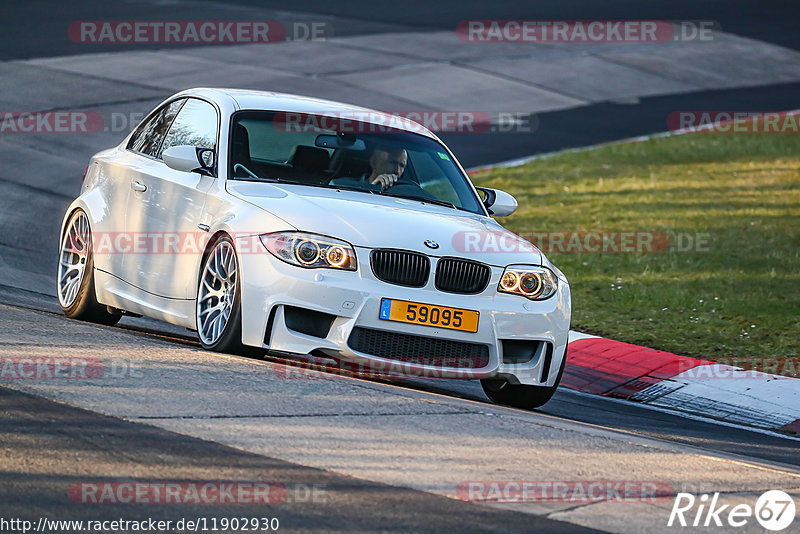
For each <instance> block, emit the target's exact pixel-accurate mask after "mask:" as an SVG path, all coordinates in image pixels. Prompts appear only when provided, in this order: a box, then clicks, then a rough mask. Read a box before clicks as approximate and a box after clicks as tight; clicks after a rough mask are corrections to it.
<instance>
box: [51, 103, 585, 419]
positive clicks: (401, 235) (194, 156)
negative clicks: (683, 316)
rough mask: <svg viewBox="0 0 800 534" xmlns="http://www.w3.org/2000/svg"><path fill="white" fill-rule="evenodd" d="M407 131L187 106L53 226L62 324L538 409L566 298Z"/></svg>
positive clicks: (85, 188)
mask: <svg viewBox="0 0 800 534" xmlns="http://www.w3.org/2000/svg"><path fill="white" fill-rule="evenodd" d="M516 207H517V202H516V200H514V198H513V197H512V196H511V195H509V194H507V193H504V192H502V191H498V190H493V189H488V188H476V187H475V186H473V184H472V183H471V182H470V180H469V178H468V177H467V174H466V173H465V171H464V169H463V168H462V167H461V165H460V164H459V163H458V161H457V160H456V158H455V156H454V155H453V153H452V152H451V151H450V150H449V149H448V148H447V147H446V146H445V145H444V144H443V143H442V142H441V141H440V140H439V139H438V138H437V137H436V135H434V134H433V133H431V132H430V131H428V130H427V129H425V128H423V127H422V126H420V125H419V124H417V123H415V122H413V121H410V120H407V119H403V118H400V117H398V116H395V115H388V114H384V113H381V112H378V111H373V110H368V109H364V108H360V107H355V106H350V105H346V104H340V103H336V102H330V101H326V100H318V99H313V98H306V97H301V96H294V95H286V94H277V93H269V92H257V91H240V90H226V89H191V90H187V91H183V92H181V93H178V94H176V95H174V96H172V97H170V98H168V99H167V100H166V101H164V103H162V104H161V105H159V106H158V107H157V108H156V109H155V110H154V111H153V112H152V113H150V114H149V115H148V116H147V117H146V118H145V119H144V120H143V121H142V122H141V124H140V125H139V126H138V127H137V128H136V129H135V130H134V131H133V132H132V133H131V134H130V135H128V136H127V137H126V138H125V139H124V140H123V141H122V143H121V144H120V145H119V146H116V147H114V148H111V149H108V150H104V151H102V152H100V153H98V154H96V155H95V156H94V157H92V159H91V161H90V162H89V166H88V168H87V170H86V174H85V176H84V181H83V185H82V187H81V193H80V196H78V198H77V199H76V200H75V201H74V202H73V203H72V204H71V205H70V206H69V208H68V210H67V212H66V214H65V216H64V220H63V224H62V229H61V240H60V253H59V269H58V281H57V284H58V287H57V289H58V298H59V302H60V305H61V308H62V309H63V311H64V313H65V314H66V315H67V316H68V317H73V318H78V319H85V320H89V321H95V322H99V323H104V324H114V323H116V322H117V321H118V320H119V318H120V317H121V316H122V315H125V314H127V315H134V316H140V315H145V316H148V317H152V318H156V319H160V320H163V321H167V322H169V323H173V324H177V325H182V326H185V327H187V328H189V329H192V330H196V331H197V334H198V336H199V338H200V342H201V344H202V346H203V347H204V348H207V349H210V350H217V351H236V350H239V349H242V348H243V347H258V348H260V349H264V350H269V351H271V352H275V353H280V354H289V355H319V356H325V357H327V358H332V359H335V360H337V361H339V362H347V363H348V364H350V365H359V366H366V367H367V368H369V369H375V368H378V369H381V370H384V371H388V372H390V373H391V372H392V371H396V370H398V369H401V370H402V372H403V374H404V375H405V376H418V377H427V376H436V377H443V378H472V379H480V380H481V383H482V385H483V389H484V391H485V392H486V394H487V395H488V397H489V398H490V399H491V400H493V401H494V402H498V403H502V404H509V405H512V406H517V407H523V408H534V407H538V406H541V405H542V404H544V403H545V402H547V401H548V400H549V399H550V397H551V396H552V395H553V393H554V392H555V390H556V387H557V386H558V383H559V381H560V379H561V374H562V372H563V369H564V363H565V360H566V348H567V336H568V333H569V322H570V306H571V304H570V290H569V285H568V283H567V280H566V278H565V277H564V275H563V274H562V273H561V271H559V270H558V269H557V268H556V267H554V266H553V265H552V264H551V263H550V262H549V261H548V260H547V258H545V256H544V255H543V254H542V253H541V252H540V251H539V250H538V249H536V248H535V247H534V246H533V245H531V244H530V243H528V242H527V241H524V240H522V239H520V238H519V237H517V236H516V235H515V234H513V233H511V232H509V231H507V230H505V229H504V228H503V227H502V226H500V225H499V224H498V223H497V222H495V220H494V219H493V218H492V217H491V216H492V215H494V216H498V217H502V216H507V215H510V214H511V213H512V212H513V211H514V210H515V209H516Z"/></svg>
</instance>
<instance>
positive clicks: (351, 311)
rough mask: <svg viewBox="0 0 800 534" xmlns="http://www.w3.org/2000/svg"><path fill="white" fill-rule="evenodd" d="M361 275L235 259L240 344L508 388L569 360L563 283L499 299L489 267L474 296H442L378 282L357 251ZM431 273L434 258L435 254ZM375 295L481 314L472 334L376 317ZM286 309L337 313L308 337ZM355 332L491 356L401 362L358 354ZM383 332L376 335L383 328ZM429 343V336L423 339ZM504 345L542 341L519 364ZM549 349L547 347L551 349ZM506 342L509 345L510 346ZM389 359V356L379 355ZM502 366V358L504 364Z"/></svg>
mask: <svg viewBox="0 0 800 534" xmlns="http://www.w3.org/2000/svg"><path fill="white" fill-rule="evenodd" d="M355 250H356V254H357V257H358V258H359V265H358V270H357V271H337V270H333V269H303V268H300V267H295V266H293V265H289V264H287V263H284V262H282V261H280V260H278V259H277V258H275V257H274V256H272V255H271V254H270V253H269V252H267V251H263V252H261V251H259V252H255V251H252V252H250V253H247V254H240V261H239V265H240V280H241V281H242V286H241V287H242V342H243V343H244V344H245V345H250V346H257V347H264V348H269V349H270V350H272V351H276V352H283V353H292V354H301V355H305V354H309V353H312V352H315V353H320V352H321V353H324V354H327V355H329V356H333V357H335V358H337V359H340V360H343V361H348V362H351V363H354V364H356V365H358V366H362V367H364V368H369V369H373V370H375V369H377V370H379V371H386V370H389V371H391V372H393V373H397V372H400V373H401V374H403V375H405V376H411V377H440V378H488V377H492V376H498V375H501V376H503V377H504V378H506V379H508V380H509V381H511V383H519V384H527V385H537V386H552V385H553V384H555V382H556V379H557V375H558V370H559V368H560V366H561V363H562V360H563V358H565V356H566V347H567V336H568V333H569V321H570V309H571V302H570V290H569V285H568V284H566V283H565V282H564V281H563V280H560V281H559V288H558V291H557V293H556V294H555V295H554V296H553V297H551V298H549V299H547V300H544V301H531V300H528V299H526V298H524V297H521V296H516V295H507V294H499V293H497V291H496V288H497V284H498V282H499V280H500V276H501V275H502V273H503V269H502V268H500V267H492V268H491V278H490V281H489V284H488V286H487V287H486V289H485V290H484V291H483V292H481V293H479V294H476V295H461V294H453V293H445V292H442V291H439V290H437V289H436V288H435V287H434V282H433V278H434V277H433V275H432V274H431V276H430V277H429V280H428V283H427V285H425V286H424V287H421V288H408V287H403V286H398V285H393V284H389V283H386V282H382V281H380V280H378V279H377V278H375V276H374V274H373V273H372V270H371V269H370V265H369V259H368V258H369V252H370V249H367V248H362V247H355ZM430 259H431V273H433V272H435V269H436V261H437V258H436V257H433V256H431V257H430ZM381 298H391V299H398V300H406V301H414V302H420V303H426V304H437V305H442V306H448V307H453V308H463V309H468V310H477V311H479V312H480V318H479V323H478V331H477V332H476V333H469V332H460V331H456V330H450V329H445V328H436V327H431V326H423V325H415V324H405V323H399V322H390V321H385V320H381V319H379V308H380V302H381ZM287 306H291V307H296V308H302V309H307V310H313V311H316V312H322V313H325V314H330V315H332V316H335V318H333V321H332V323H331V325H330V329H329V330H328V331H327V335H325V336H324V337H317V336H312V335H307V334H303V333H300V332H298V331H297V330H293V329H291V328H289V327H287V325H286V312H287V308H286V307H287ZM354 328H360V329H368V330H370V331H381V332H393V333H400V334H405V335H408V336H419V337H424V338H432V339H433V340H449V341H455V342H461V343H469V344H479V345H485V346H486V348H487V349H488V359H484V360H483V361H482V363H481V365H480V366H479V367H475V366H466V365H464V364H463V362H455V363H454V360H453V359H450V358H445V359H443V360H442V365H436V364H435V363H436V362H434V361H431V358H426V355H425V354H420V355H418V356H419V358H415V356H417V355H409V354H399V355H398V357H397V358H387V357H379V356H376V355H375V354H368V353H366V352H359V351H357V350H354V349H353V348H352V347H351V344H349V343H348V340H350V338H351V334H352V333H353V329H354ZM379 333H380V332H379ZM425 341H428V340H425ZM502 341H530V342H541V343H539V344H538V345H537V346H538V347H539V348H538V349H536V350H535V351H534V353H533V357H532V358H531V359H530V360H529V361H525V362H524V363H507V362H506V363H504V361H503V359H504V354H503V351H504V348H503V347H504V344H503V343H502ZM548 344H549V346H548ZM506 345H507V346H509V344H506ZM384 356H385V354H384ZM507 360H508V358H507Z"/></svg>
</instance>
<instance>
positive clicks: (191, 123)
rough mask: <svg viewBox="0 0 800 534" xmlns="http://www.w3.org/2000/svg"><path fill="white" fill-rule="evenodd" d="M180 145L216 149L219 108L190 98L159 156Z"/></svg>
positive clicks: (171, 129) (174, 123) (173, 125)
mask: <svg viewBox="0 0 800 534" xmlns="http://www.w3.org/2000/svg"><path fill="white" fill-rule="evenodd" d="M179 145H190V146H198V147H202V148H211V149H216V147H217V110H216V109H214V106H212V105H211V104H209V103H208V102H205V101H203V100H198V99H196V98H189V99H188V100H187V101H186V104H184V105H183V107H182V108H181V111H180V113H178V117H177V118H176V119H175V120H174V121H173V123H172V127H171V128H170V129H169V132H168V133H167V136H166V137H165V138H164V143H163V144H162V145H161V149H160V150H159V151H158V158H159V159H161V154H163V153H164V151H165V150H166V149H168V148H170V147H173V146H179Z"/></svg>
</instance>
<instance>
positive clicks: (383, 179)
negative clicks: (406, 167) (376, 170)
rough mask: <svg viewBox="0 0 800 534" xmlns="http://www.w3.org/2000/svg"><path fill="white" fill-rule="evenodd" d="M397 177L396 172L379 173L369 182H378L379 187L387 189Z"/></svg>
mask: <svg viewBox="0 0 800 534" xmlns="http://www.w3.org/2000/svg"><path fill="white" fill-rule="evenodd" d="M398 178H399V176H397V175H396V174H379V175H378V176H376V177H375V179H374V180H372V182H371V183H372V184H379V185H380V186H381V189H389V188H390V187H392V186H393V185H394V184H395V183H396V182H397V180H398Z"/></svg>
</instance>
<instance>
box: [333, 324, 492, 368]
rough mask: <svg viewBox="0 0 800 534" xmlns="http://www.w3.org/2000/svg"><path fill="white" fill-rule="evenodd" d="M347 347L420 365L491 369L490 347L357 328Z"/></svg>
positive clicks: (351, 335)
mask: <svg viewBox="0 0 800 534" xmlns="http://www.w3.org/2000/svg"><path fill="white" fill-rule="evenodd" d="M347 344H348V345H350V348H351V349H353V350H355V351H358V352H363V353H365V354H370V355H372V356H377V357H379V358H386V359H388V360H396V361H400V362H408V363H415V364H419V365H431V366H435V367H456V368H459V369H480V368H483V367H486V366H487V365H489V347H487V346H486V345H480V344H477V343H466V342H464V341H451V340H448V339H437V338H432V337H423V336H414V335H409V334H399V333H397V332H386V331H384V330H373V329H371V328H361V327H356V328H354V329H353V332H352V333H351V334H350V339H348V341H347Z"/></svg>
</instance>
